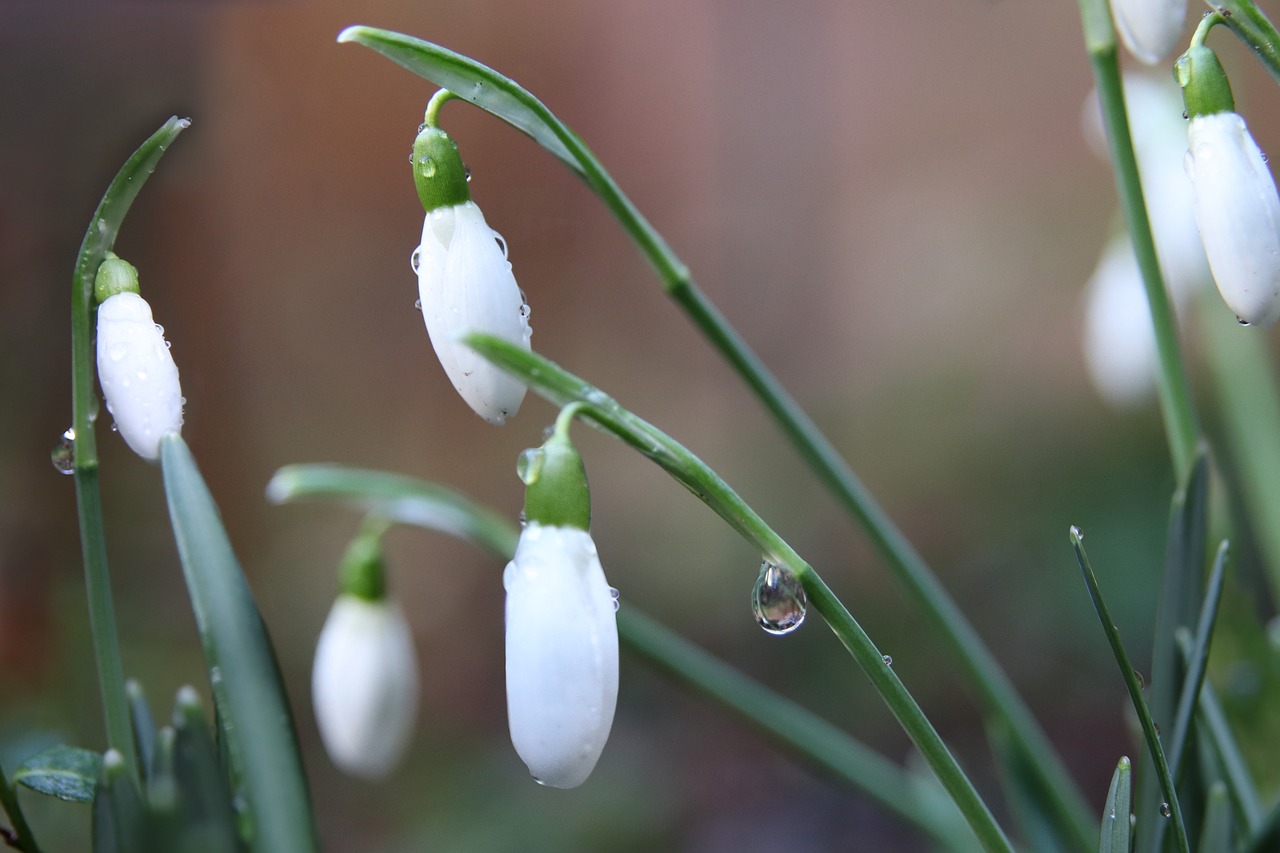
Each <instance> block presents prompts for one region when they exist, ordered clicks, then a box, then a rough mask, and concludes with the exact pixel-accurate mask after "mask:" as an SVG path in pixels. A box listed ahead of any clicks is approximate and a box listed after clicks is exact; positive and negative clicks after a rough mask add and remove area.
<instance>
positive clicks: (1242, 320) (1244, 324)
mask: <svg viewBox="0 0 1280 853" xmlns="http://www.w3.org/2000/svg"><path fill="white" fill-rule="evenodd" d="M1236 322H1237V323H1239V324H1240V325H1241V326H1247V325H1249V321H1248V320H1246V319H1245V318H1243V317H1237V318H1236Z"/></svg>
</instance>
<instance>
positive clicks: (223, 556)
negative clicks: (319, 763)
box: [160, 434, 317, 853]
mask: <svg viewBox="0 0 1280 853" xmlns="http://www.w3.org/2000/svg"><path fill="white" fill-rule="evenodd" d="M160 461H161V465H162V467H163V469H164V486H165V493H166V495H167V497H168V501H169V516H170V519H171V521H172V524H173V532H174V536H175V538H176V539H177V542H178V554H179V556H180V557H181V559H182V569H183V574H184V575H185V577H186V581H187V590H188V593H189V594H190V596H191V606H192V609H193V610H194V611H195V617H196V625H197V627H198V628H199V630H200V638H201V641H202V643H203V645H204V654H205V664H206V666H207V667H208V669H209V679H210V682H211V685H212V688H213V697H214V702H215V704H216V706H217V712H218V719H219V722H220V723H221V725H222V732H223V736H224V737H225V738H226V739H227V744H228V750H229V752H230V755H231V763H232V771H233V775H234V777H235V778H236V779H237V780H238V782H239V784H240V786H241V788H242V791H241V793H242V794H243V797H244V800H245V805H246V809H247V811H248V814H249V817H250V820H251V822H252V826H253V833H254V834H253V837H252V838H251V839H250V846H251V849H253V850H256V851H270V853H294V851H313V850H315V849H316V848H317V843H316V837H315V829H314V821H313V819H312V815H311V803H310V799H309V796H308V793H307V787H306V777H305V776H304V775H303V771H302V760H301V758H300V756H299V754H298V744H297V738H296V735H295V733H294V728H293V716H292V713H291V712H290V709H289V703H288V699H287V698H286V696H285V692H284V686H283V684H282V683H281V680H280V673H279V668H278V666H277V664H276V660H275V654H274V652H273V651H272V648H271V642H270V640H269V639H268V637H267V632H266V627H265V626H264V625H263V623H262V617H261V616H260V615H259V613H258V608H257V605H255V604H254V601H253V596H252V594H251V593H250V591H249V585H248V583H247V582H246V581H245V577H244V573H243V572H242V571H241V570H240V564H239V562H238V561H237V560H236V556H235V553H234V552H233V551H232V549H231V543H230V541H229V540H228V539H227V534H226V531H225V530H224V529H223V526H222V519H221V517H220V515H219V513H218V507H217V505H216V504H215V503H214V501H213V496H212V495H210V494H209V489H208V487H207V486H206V485H205V482H204V478H203V477H201V476H200V471H199V469H198V468H197V467H196V463H195V459H194V458H193V457H192V456H191V451H190V450H189V449H188V448H187V445H186V443H185V442H184V441H183V440H182V438H181V436H179V435H176V434H170V435H168V436H166V437H165V438H164V439H163V440H162V441H161V443H160Z"/></svg>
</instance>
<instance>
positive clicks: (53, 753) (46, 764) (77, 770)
mask: <svg viewBox="0 0 1280 853" xmlns="http://www.w3.org/2000/svg"><path fill="white" fill-rule="evenodd" d="M101 773H102V756H101V755H99V754H98V753H96V752H90V751H89V750H87V749H80V748H79V747H76V746H54V747H50V748H49V749H46V750H44V751H43V752H38V753H36V754H35V755H33V756H31V757H30V758H28V759H27V760H26V761H24V762H22V766H21V767H19V768H18V769H17V771H16V772H15V773H14V774H13V781H14V782H16V783H17V784H19V785H23V786H24V787H27V788H30V789H31V790H33V791H35V792H37V793H40V794H45V795H47V796H50V797H57V798H58V799H60V800H66V801H67V802H72V803H87V802H89V801H91V800H92V799H93V790H94V787H95V786H96V785H97V784H98V776H99V775H101Z"/></svg>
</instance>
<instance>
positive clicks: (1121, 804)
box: [1098, 758, 1133, 853]
mask: <svg viewBox="0 0 1280 853" xmlns="http://www.w3.org/2000/svg"><path fill="white" fill-rule="evenodd" d="M1132 778H1133V769H1132V766H1131V764H1130V762H1129V759H1128V758H1121V759H1120V761H1119V762H1118V763H1117V764H1116V772H1115V773H1113V774H1111V787H1110V788H1108V789H1107V803H1106V806H1105V807H1104V808H1103V810H1102V834H1101V835H1100V836H1099V838H1098V853H1129V833H1130V829H1129V809H1130V808H1131V805H1130V791H1131V786H1132Z"/></svg>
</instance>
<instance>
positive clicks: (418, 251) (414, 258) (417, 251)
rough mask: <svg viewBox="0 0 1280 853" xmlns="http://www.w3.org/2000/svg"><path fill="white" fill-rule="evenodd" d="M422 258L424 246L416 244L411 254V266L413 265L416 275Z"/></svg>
mask: <svg viewBox="0 0 1280 853" xmlns="http://www.w3.org/2000/svg"><path fill="white" fill-rule="evenodd" d="M421 258H422V247H421V246H415V247H414V249H413V254H412V255H410V256H409V266H411V267H413V274H414V275H417V274H418V264H419V263H420V262H421Z"/></svg>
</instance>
